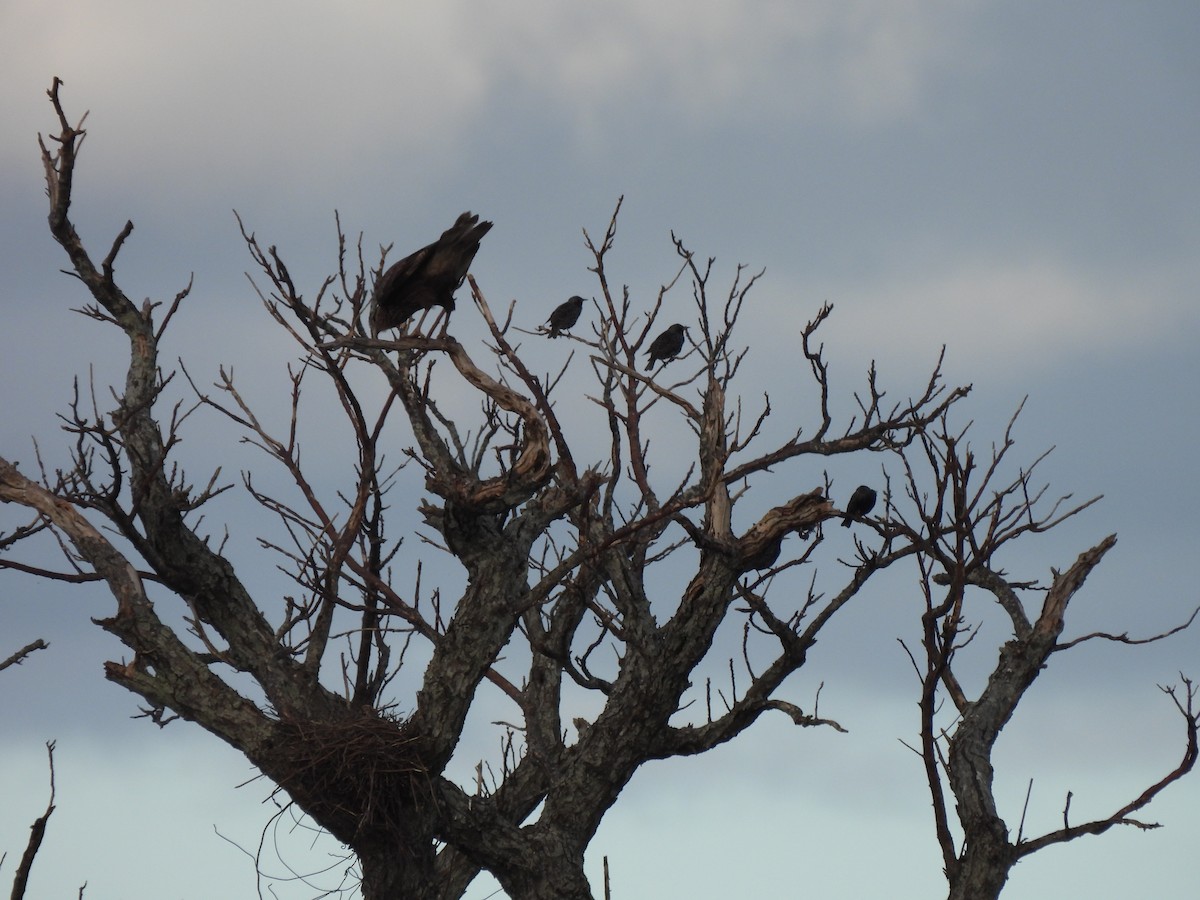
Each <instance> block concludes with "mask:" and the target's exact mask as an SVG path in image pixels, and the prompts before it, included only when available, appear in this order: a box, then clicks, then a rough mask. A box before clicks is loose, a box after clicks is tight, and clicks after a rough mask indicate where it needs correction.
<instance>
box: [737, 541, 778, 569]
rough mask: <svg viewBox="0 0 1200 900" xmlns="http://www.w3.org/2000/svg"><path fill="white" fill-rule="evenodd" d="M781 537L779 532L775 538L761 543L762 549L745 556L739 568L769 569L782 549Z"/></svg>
mask: <svg viewBox="0 0 1200 900" xmlns="http://www.w3.org/2000/svg"><path fill="white" fill-rule="evenodd" d="M783 538H784V535H783V534H781V535H779V536H778V537H776V538H775V539H773V540H771V541H768V542H767V543H766V544H764V545H763V547H762V549H761V550H759V551H758V552H757V553H755V554H754V555H753V556H747V557H745V558H744V559H743V560H742V565H741V569H742V571H743V572H748V571H750V570H751V569H769V568H771V566H773V565H775V562H776V561H777V560H778V559H779V552H780V551H781V550H782V549H783Z"/></svg>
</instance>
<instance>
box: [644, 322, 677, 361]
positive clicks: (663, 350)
mask: <svg viewBox="0 0 1200 900" xmlns="http://www.w3.org/2000/svg"><path fill="white" fill-rule="evenodd" d="M686 334H687V329H686V328H685V327H684V326H682V325H679V324H678V323H677V324H675V325H672V326H671V327H670V328H668V329H667V330H666V331H664V332H663V333H662V334H660V335H659V336H658V337H656V338H655V339H654V341H653V342H652V343H651V344H650V362H648V363H646V369H647V371H651V372H652V371H654V364H655V363H656V362H657V361H659V360H662V364H663V365H664V366H665V365H666V364H667V363H668V362H670V361H671V360H673V359H674V358H675V357H677V356H678V355H679V351H680V350H682V349H683V339H684V336H685V335H686Z"/></svg>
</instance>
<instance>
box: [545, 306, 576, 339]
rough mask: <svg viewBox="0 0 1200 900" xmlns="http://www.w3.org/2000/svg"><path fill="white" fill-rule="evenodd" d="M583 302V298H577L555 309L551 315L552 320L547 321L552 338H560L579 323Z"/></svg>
mask: <svg viewBox="0 0 1200 900" xmlns="http://www.w3.org/2000/svg"><path fill="white" fill-rule="evenodd" d="M583 302H584V301H583V298H582V297H579V296H575V297H572V298H571V299H570V300H567V301H566V302H565V303H560V304H559V305H558V306H557V307H555V310H554V312H552V313H550V318H549V319H547V320H546V327H547V328H548V329H550V331H549V336H550V337H552V338H553V337H558V336H559V335H560V334H562V332H564V331H566V330H567V329H568V328H570V327H571V326H572V325H574V324H575V323H576V322H578V321H579V314H580V313H581V312H583Z"/></svg>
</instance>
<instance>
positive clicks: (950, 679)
mask: <svg viewBox="0 0 1200 900" xmlns="http://www.w3.org/2000/svg"><path fill="white" fill-rule="evenodd" d="M1019 412H1020V410H1019V409H1018V414H1019ZM1016 418H1017V415H1014V416H1013V418H1012V420H1010V422H1009V425H1008V428H1007V429H1006V431H1005V435H1004V440H1003V441H1002V442H1001V443H1000V444H999V445H998V446H995V447H993V448H992V450H991V453H990V456H989V458H987V459H986V460H984V461H983V462H981V461H980V460H978V459H977V458H976V455H975V452H974V451H973V450H972V449H971V447H970V445H969V444H968V443H967V441H966V430H965V429H962V430H960V431H957V432H956V431H954V430H952V429H951V428H950V426H949V423H948V421H942V422H940V423H938V425H937V426H936V427H932V428H929V429H927V430H926V431H925V432H923V433H922V434H921V436H920V438H919V439H918V443H919V444H920V447H921V449H922V451H923V453H916V454H903V455H901V464H902V467H903V470H904V493H905V494H906V495H907V500H908V503H907V504H906V507H905V511H903V512H901V511H896V513H895V514H894V517H893V519H892V521H891V523H890V524H889V527H890V528H894V529H895V530H896V532H897V533H898V536H899V537H900V539H901V540H907V541H922V540H923V543H924V549H923V550H922V552H921V553H920V554H919V555H918V557H917V562H918V565H919V566H920V571H921V576H922V578H921V584H922V586H923V592H924V600H925V611H924V614H923V615H922V617H921V635H922V637H921V649H920V650H919V651H914V650H911V649H909V648H907V647H906V649H909V658H910V659H911V660H912V663H913V667H914V669H915V670H916V672H917V675H918V678H919V682H920V688H921V690H920V703H919V708H920V715H921V720H920V721H921V724H920V742H919V746H918V747H914V748H913V749H915V750H916V751H917V752H918V753H919V754H920V756H921V760H922V763H923V766H924V771H925V776H926V783H927V785H928V788H929V792H930V797H931V799H932V805H933V813H934V825H935V830H936V834H937V839H938V843H939V845H940V847H941V851H942V863H943V869H944V872H945V874H946V879H947V881H948V883H949V889H950V892H949V898H950V900H991V898H995V897H998V896H999V895H1000V892H1001V890H1002V889H1003V887H1004V884H1005V882H1006V881H1007V879H1008V875H1009V872H1010V871H1011V869H1012V867H1013V866H1014V865H1016V864H1017V862H1019V861H1020V860H1021V859H1022V858H1024V857H1026V856H1028V855H1030V854H1031V853H1035V852H1037V851H1038V850H1042V849H1044V848H1046V847H1049V846H1051V845H1054V844H1061V843H1065V842H1067V841H1071V840H1074V839H1076V838H1079V837H1082V836H1084V835H1094V834H1101V833H1102V832H1104V831H1107V830H1108V829H1109V828H1112V827H1113V826H1114V825H1130V826H1133V827H1136V828H1143V829H1148V828H1156V827H1158V826H1157V825H1156V824H1154V823H1151V822H1147V821H1145V820H1143V819H1139V818H1134V815H1133V814H1134V813H1136V812H1137V811H1138V810H1141V809H1143V808H1144V807H1145V806H1146V805H1147V804H1149V803H1150V801H1151V800H1153V799H1154V797H1155V796H1157V795H1158V794H1159V793H1160V792H1161V791H1162V790H1163V789H1164V788H1166V787H1167V786H1168V785H1170V784H1172V783H1173V782H1175V781H1177V780H1178V779H1180V778H1182V777H1183V776H1184V775H1186V774H1187V773H1188V772H1190V771H1191V770H1192V768H1193V767H1194V766H1195V764H1196V757H1197V718H1198V716H1200V710H1198V709H1197V708H1196V703H1195V690H1194V686H1193V684H1192V682H1191V681H1190V680H1189V679H1188V678H1186V677H1183V676H1181V679H1182V681H1183V688H1182V690H1180V689H1178V688H1176V687H1173V686H1163V687H1162V690H1163V691H1164V693H1166V694H1167V695H1168V696H1169V697H1170V698H1171V700H1172V703H1173V705H1174V707H1175V708H1176V710H1177V711H1178V713H1179V714H1180V716H1181V717H1182V720H1183V748H1184V750H1183V756H1182V758H1181V760H1180V762H1179V764H1178V765H1177V766H1176V767H1175V768H1173V769H1172V770H1171V771H1169V772H1167V773H1165V774H1164V775H1163V776H1162V778H1160V779H1159V780H1158V781H1157V782H1155V783H1154V784H1152V785H1150V786H1149V787H1147V788H1146V789H1145V790H1144V791H1142V792H1141V793H1140V794H1139V795H1138V796H1137V797H1134V798H1132V799H1130V801H1129V802H1127V803H1125V804H1123V805H1122V806H1121V807H1120V808H1119V809H1117V810H1115V811H1114V812H1112V813H1111V814H1110V815H1108V816H1106V817H1104V818H1101V819H1095V820H1090V821H1084V822H1077V823H1074V824H1072V822H1071V820H1070V812H1071V795H1070V793H1068V794H1067V797H1066V800H1065V803H1064V806H1063V810H1062V827H1061V828H1057V829H1055V830H1053V831H1050V832H1047V833H1045V834H1042V835H1039V836H1033V837H1031V836H1027V835H1026V834H1025V833H1024V824H1025V815H1024V813H1022V816H1021V822H1020V824H1019V826H1018V828H1017V834H1016V836H1015V838H1014V837H1013V836H1012V829H1011V828H1010V827H1009V826H1008V823H1006V822H1005V821H1004V819H1003V818H1002V816H1001V815H1000V813H999V812H998V809H997V800H996V797H995V794H994V791H993V776H994V769H993V750H994V748H995V744H996V740H997V738H998V737H999V736H1000V733H1001V730H1002V729H1003V728H1004V727H1005V725H1006V724H1007V723H1008V722H1009V721H1010V720H1011V719H1012V717H1013V716H1014V715H1015V714H1016V712H1017V707H1018V704H1019V703H1020V702H1021V700H1022V699H1023V698H1024V697H1025V696H1026V693H1027V692H1028V691H1029V690H1030V689H1031V688H1032V687H1033V686H1034V683H1035V681H1036V680H1037V678H1038V676H1039V675H1040V674H1041V672H1042V671H1043V670H1044V669H1045V668H1046V667H1047V666H1048V665H1049V663H1050V660H1051V658H1052V656H1053V654H1055V653H1060V652H1065V651H1067V650H1070V649H1071V648H1073V647H1076V646H1078V645H1079V644H1082V643H1084V642H1087V641H1093V640H1107V641H1113V642H1118V643H1124V644H1142V643H1152V642H1154V641H1158V640H1161V639H1163V638H1165V637H1167V636H1169V635H1172V634H1175V633H1177V632H1179V631H1181V630H1183V629H1184V628H1187V627H1188V626H1189V625H1190V624H1191V622H1192V620H1193V619H1195V617H1196V612H1193V613H1192V615H1191V617H1190V618H1189V619H1188V620H1187V621H1186V622H1184V623H1183V624H1181V625H1179V626H1177V627H1175V628H1173V629H1171V630H1169V631H1167V632H1164V633H1161V634H1156V635H1151V636H1148V637H1144V638H1131V637H1129V636H1128V635H1127V634H1107V633H1101V632H1096V633H1091V634H1086V635H1081V636H1079V637H1075V638H1068V639H1064V638H1063V631H1064V629H1065V627H1066V618H1067V608H1068V605H1069V604H1070V602H1071V600H1072V598H1073V597H1074V596H1075V595H1076V593H1077V592H1078V591H1079V590H1080V589H1081V588H1082V587H1083V586H1084V582H1085V581H1086V579H1087V578H1088V576H1089V575H1090V574H1091V573H1092V571H1093V570H1094V569H1095V567H1096V566H1097V565H1098V564H1099V563H1100V560H1101V559H1102V558H1103V557H1104V555H1105V554H1106V553H1107V552H1108V551H1109V550H1110V549H1112V547H1113V546H1114V545H1115V544H1116V542H1117V537H1116V535H1115V534H1114V535H1109V536H1108V537H1106V538H1104V539H1103V540H1102V541H1100V542H1099V543H1098V544H1096V546H1094V547H1091V548H1089V549H1087V550H1084V551H1083V552H1082V553H1080V554H1079V556H1078V558H1077V559H1076V560H1075V562H1074V563H1072V564H1071V565H1070V567H1068V568H1067V569H1066V570H1065V571H1061V572H1060V571H1058V570H1056V569H1055V570H1052V572H1051V579H1050V582H1049V583H1048V584H1046V585H1040V584H1038V583H1037V582H1033V581H1018V580H1016V579H1014V578H1013V577H1012V576H1010V575H1008V574H1007V573H1006V572H1004V571H1003V570H1002V569H1000V567H999V563H998V559H999V557H1000V556H1001V555H1002V552H1003V550H1004V549H1005V548H1006V545H1008V544H1010V543H1012V542H1013V541H1014V540H1017V539H1018V538H1021V537H1024V536H1027V535H1030V534H1036V533H1039V532H1045V531H1047V530H1049V529H1051V528H1053V527H1055V526H1056V525H1058V524H1059V523H1061V522H1062V521H1064V520H1065V519H1067V518H1070V517H1072V516H1074V515H1077V514H1078V513H1079V512H1081V511H1082V510H1084V509H1086V508H1087V507H1089V506H1091V505H1092V504H1093V503H1095V502H1096V500H1098V499H1099V498H1095V499H1093V500H1088V501H1086V502H1084V503H1080V504H1077V505H1070V503H1069V501H1070V498H1069V497H1061V498H1058V499H1057V500H1054V501H1053V502H1045V503H1044V502H1043V500H1045V498H1046V496H1047V490H1048V489H1047V488H1046V487H1045V486H1040V487H1039V486H1038V485H1037V484H1036V483H1035V482H1034V472H1035V470H1036V468H1037V465H1038V463H1039V462H1040V461H1041V459H1044V458H1045V455H1044V454H1043V456H1042V457H1041V458H1039V459H1038V460H1035V461H1034V463H1033V464H1032V465H1029V466H1027V467H1021V468H1020V469H1019V470H1018V471H1017V473H1016V475H1015V476H1014V477H1011V478H1004V477H1002V476H1001V475H1000V473H1001V472H1002V471H1003V466H1004V463H1005V461H1006V457H1007V456H1008V454H1009V451H1010V450H1011V449H1012V447H1013V438H1012V428H1013V423H1014V422H1015V421H1016ZM981 603H983V604H989V605H990V604H995V605H996V606H998V607H999V608H1000V610H1002V611H1003V615H1004V617H1006V618H1007V619H1008V621H1009V623H1010V625H1011V633H1010V634H1009V635H1008V637H1007V639H1006V640H1005V641H1004V643H1003V644H1002V645H1000V646H998V647H997V648H996V655H997V658H996V663H995V665H994V667H993V668H992V670H991V672H990V673H989V674H988V676H987V678H986V681H985V684H984V687H983V688H982V690H980V691H978V693H977V694H976V695H974V696H971V695H970V693H969V691H968V690H967V689H966V688H965V687H964V684H966V683H969V681H968V679H967V678H964V677H961V675H960V667H959V665H958V663H959V654H960V652H961V651H963V650H964V648H965V647H966V646H967V645H968V644H970V643H973V642H975V641H976V640H977V639H978V638H979V635H980V631H979V628H978V621H979V619H980V618H981V617H982V612H983V611H981V609H980V604H981ZM1039 605H1040V608H1039ZM973 649H974V650H975V653H976V656H978V655H979V653H980V652H981V650H980V648H978V647H977V648H973ZM946 700H948V701H949V702H948V703H946V702H945V701H946ZM943 706H945V709H943ZM1032 787H1033V785H1032V782H1031V783H1030V790H1032ZM1028 799H1029V798H1028V795H1027V796H1026V804H1027V805H1028Z"/></svg>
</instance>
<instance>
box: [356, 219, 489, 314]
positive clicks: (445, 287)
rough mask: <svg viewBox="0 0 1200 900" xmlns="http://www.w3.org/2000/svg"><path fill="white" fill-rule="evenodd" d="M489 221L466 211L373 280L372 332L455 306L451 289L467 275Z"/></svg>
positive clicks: (448, 310)
mask: <svg viewBox="0 0 1200 900" xmlns="http://www.w3.org/2000/svg"><path fill="white" fill-rule="evenodd" d="M491 227H492V223H491V222H480V221H479V216H475V215H472V214H471V213H469V212H465V213H463V214H462V215H461V216H459V217H458V221H457V222H455V223H454V224H453V225H451V226H450V227H449V228H447V229H446V230H445V231H444V232H442V236H441V237H440V238H438V239H437V240H436V241H434V242H433V243H432V244H430V245H429V246H428V247H422V248H421V249H420V250H418V251H417V252H416V253H412V254H410V255H408V256H406V257H404V259H402V260H400V262H398V263H396V264H395V265H393V266H392V267H391V268H389V269H388V270H387V271H386V272H384V273H383V275H381V276H380V278H379V281H377V282H376V283H375V296H374V298H373V299H372V302H371V335H372V336H377V335H378V334H379V332H381V331H384V330H386V329H388V328H397V327H399V326H400V325H403V324H404V323H405V322H407V321H408V320H409V319H410V318H412V317H413V316H414V315H416V314H417V313H418V312H420V311H421V310H423V309H431V308H433V307H434V306H440V307H442V308H443V309H445V310H446V311H447V312H450V311H451V310H452V309H454V292H455V291H456V290H457V289H458V286H459V285H460V284H462V283H463V279H464V278H466V277H467V269H469V268H470V267H471V260H473V259H474V258H475V254H476V253H477V252H478V251H479V241H480V240H481V239H482V238H483V236H484V235H485V234H487V233H488V229H490V228H491Z"/></svg>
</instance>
